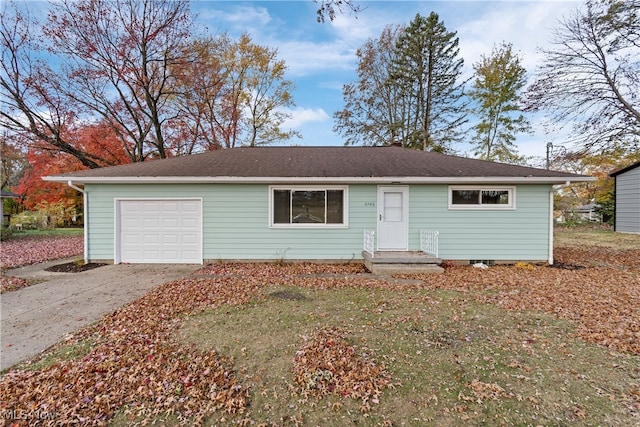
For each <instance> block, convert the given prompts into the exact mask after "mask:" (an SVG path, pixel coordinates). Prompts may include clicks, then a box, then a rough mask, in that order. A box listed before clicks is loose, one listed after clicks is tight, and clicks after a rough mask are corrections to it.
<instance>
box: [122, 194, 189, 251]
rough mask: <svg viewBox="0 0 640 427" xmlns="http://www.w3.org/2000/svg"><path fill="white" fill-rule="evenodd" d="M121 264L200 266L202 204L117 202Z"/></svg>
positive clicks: (175, 201)
mask: <svg viewBox="0 0 640 427" xmlns="http://www.w3.org/2000/svg"><path fill="white" fill-rule="evenodd" d="M118 212H119V216H120V217H119V218H118V224H119V245H120V261H121V262H127V263H202V201H200V200H179V199H176V200H120V201H119V209H118Z"/></svg>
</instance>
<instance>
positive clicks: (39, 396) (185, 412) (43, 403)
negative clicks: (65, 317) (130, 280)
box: [0, 279, 254, 425]
mask: <svg viewBox="0 0 640 427" xmlns="http://www.w3.org/2000/svg"><path fill="white" fill-rule="evenodd" d="M252 291H254V289H253V288H252V287H251V286H249V285H247V284H246V283H244V282H240V281H238V280H234V279H226V280H224V279H219V280H206V279H200V280H194V279H183V280H180V281H176V282H172V283H168V284H165V285H162V286H160V287H159V288H156V289H155V290H154V291H152V292H151V293H149V294H147V295H146V296H144V297H143V298H141V299H139V300H137V301H135V302H134V303H132V304H130V305H127V306H125V307H124V308H122V309H120V310H118V311H116V312H114V313H113V314H112V315H110V316H107V317H105V318H104V319H103V321H102V322H100V323H99V324H97V325H96V326H93V327H90V328H87V329H85V330H84V331H82V332H81V333H79V334H77V335H76V337H75V340H77V341H80V340H83V339H87V338H89V337H90V338H91V340H93V341H95V342H96V343H97V344H96V345H95V346H94V348H93V349H92V351H91V352H90V353H89V354H88V355H87V356H85V357H84V358H82V359H80V360H68V361H64V362H61V363H57V364H55V365H53V366H50V367H48V368H45V369H43V370H40V371H35V372H31V371H10V372H9V373H7V374H6V375H5V376H4V377H3V378H2V381H1V382H0V395H2V404H1V408H2V411H3V412H4V413H9V414H11V413H23V414H29V413H50V414H56V417H55V420H50V421H51V423H50V424H51V425H58V424H65V425H66V424H78V423H80V424H104V423H106V421H108V420H109V419H110V418H111V417H113V415H114V414H115V412H116V411H118V410H119V409H121V408H125V410H124V411H125V414H126V415H128V416H131V417H135V418H140V417H142V418H143V419H153V418H154V417H156V416H158V415H160V414H163V413H166V412H172V413H175V415H176V416H177V417H178V419H179V420H180V421H181V422H182V423H183V424H193V423H194V422H197V421H198V420H201V419H202V418H203V417H206V416H207V415H210V414H212V413H213V412H216V411H220V410H224V411H227V412H229V413H232V414H233V413H239V412H243V411H244V408H245V407H246V404H247V390H246V389H245V388H244V387H242V386H241V385H240V384H239V383H238V381H237V380H236V379H235V377H234V374H233V372H232V370H231V368H230V366H229V364H228V362H227V361H226V360H225V359H224V358H223V357H221V356H220V355H218V354H217V353H216V352H215V351H213V350H210V351H200V350H197V349H196V348H195V346H184V345H181V344H179V343H178V342H177V341H176V340H174V339H173V338H172V331H173V329H175V327H176V324H177V322H179V319H180V316H181V315H183V314H188V313H191V312H194V311H196V312H197V311H199V310H202V309H204V308H206V307H210V306H215V305H217V304H221V303H222V302H224V303H227V304H234V303H236V304H242V303H246V302H247V301H248V300H249V298H251V297H252V296H254V295H253V292H252ZM66 344H68V343H66ZM17 421H18V423H21V422H22V421H21V420H17ZM38 421H39V422H42V424H43V425H46V424H47V422H48V420H38ZM33 422H34V420H25V421H24V422H23V423H22V425H27V424H30V423H33Z"/></svg>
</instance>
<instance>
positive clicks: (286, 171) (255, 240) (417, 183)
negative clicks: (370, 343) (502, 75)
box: [44, 146, 593, 263]
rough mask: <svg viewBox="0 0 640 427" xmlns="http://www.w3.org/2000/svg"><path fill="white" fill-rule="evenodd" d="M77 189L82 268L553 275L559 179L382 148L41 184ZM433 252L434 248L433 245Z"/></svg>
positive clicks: (279, 155) (292, 151)
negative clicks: (517, 268)
mask: <svg viewBox="0 0 640 427" xmlns="http://www.w3.org/2000/svg"><path fill="white" fill-rule="evenodd" d="M44 179H46V180H48V181H55V182H62V183H67V184H69V185H70V186H72V187H74V188H80V187H78V185H83V186H84V188H83V189H82V190H83V192H84V197H85V212H86V217H85V218H86V221H85V240H86V244H85V259H86V260H109V261H113V262H115V263H202V262H205V261H210V260H333V261H345V262H346V261H351V260H362V259H363V257H364V256H365V255H366V254H365V253H363V247H366V250H367V252H368V253H369V255H370V256H374V255H375V256H379V255H380V254H381V253H382V252H383V251H384V252H386V253H394V254H395V255H398V256H399V255H402V254H403V253H406V254H409V253H415V252H416V251H420V250H422V251H424V252H428V253H430V254H431V255H434V256H435V257H436V258H437V257H439V258H441V259H447V260H456V261H460V262H469V261H477V260H483V261H489V262H496V263H498V262H513V261H521V260H522V261H530V262H553V188H552V187H553V185H555V184H565V183H568V182H580V181H590V180H593V179H592V178H590V177H586V176H582V175H575V174H570V173H564V172H555V171H549V170H544V169H536V168H529V167H523V166H515V165H506V164H499V163H494V162H488V161H482V160H475V159H467V158H462V157H456V156H448V155H444V154H439V153H431V152H425V151H416V150H409V149H404V148H400V147H396V146H391V147H255V148H233V149H228V150H220V151H212V152H206V153H202V154H195V155H191V156H184V157H175V158H170V159H164V160H155V161H151V162H144V163H137V164H130V165H122V166H115V167H108V168H102V169H93V170H87V171H80V172H72V173H68V174H63V175H56V176H49V177H45V178H44ZM438 238H439V240H438Z"/></svg>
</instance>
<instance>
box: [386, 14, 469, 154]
mask: <svg viewBox="0 0 640 427" xmlns="http://www.w3.org/2000/svg"><path fill="white" fill-rule="evenodd" d="M458 43H459V39H458V37H457V36H456V32H451V31H448V30H447V28H446V27H445V25H444V22H442V21H441V20H440V18H439V16H438V14H436V13H435V12H431V14H429V16H428V17H426V18H425V17H423V16H421V15H420V14H417V15H416V17H415V18H414V19H413V20H412V21H411V22H410V23H409V25H408V26H407V28H406V29H405V31H404V32H403V33H402V34H401V35H400V37H399V38H398V41H397V42H396V46H395V52H394V58H393V64H392V69H391V73H390V77H391V81H390V83H391V84H393V85H395V86H396V87H397V88H398V90H399V91H400V93H402V95H403V96H405V97H407V98H408V106H409V115H408V117H407V119H408V120H407V122H406V126H407V127H408V128H409V129H411V130H412V132H411V133H410V134H409V140H408V141H407V145H408V146H409V147H412V148H417V149H422V150H433V151H439V152H445V151H449V150H450V145H451V144H452V143H454V142H458V141H460V140H461V139H462V129H461V126H462V125H463V124H464V123H465V122H466V102H465V95H464V90H463V89H464V84H465V82H464V81H462V82H461V81H460V77H461V75H462V67H463V65H464V60H463V59H462V58H459V54H460V48H459V47H458Z"/></svg>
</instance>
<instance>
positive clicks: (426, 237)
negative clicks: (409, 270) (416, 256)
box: [420, 230, 440, 258]
mask: <svg viewBox="0 0 640 427" xmlns="http://www.w3.org/2000/svg"><path fill="white" fill-rule="evenodd" d="M439 235H440V233H439V232H437V231H431V230H420V250H421V251H422V252H424V253H427V254H431V255H433V256H435V257H436V258H438V236H439Z"/></svg>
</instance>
